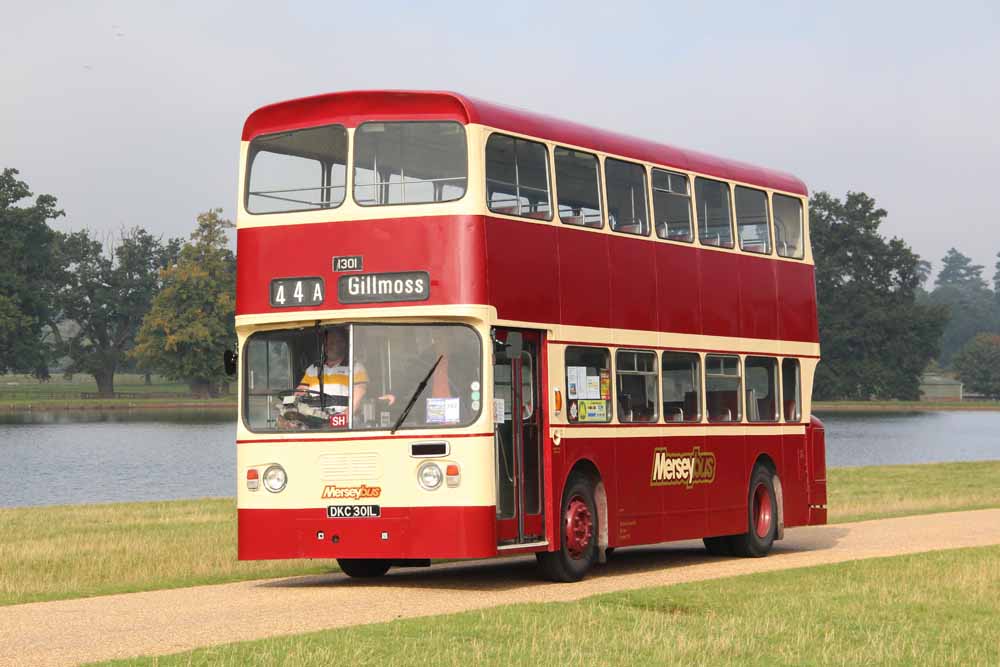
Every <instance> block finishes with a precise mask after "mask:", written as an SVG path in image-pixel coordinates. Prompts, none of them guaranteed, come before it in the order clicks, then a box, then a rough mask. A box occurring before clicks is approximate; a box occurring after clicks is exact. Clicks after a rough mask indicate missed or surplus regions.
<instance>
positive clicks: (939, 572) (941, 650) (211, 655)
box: [102, 547, 1000, 667]
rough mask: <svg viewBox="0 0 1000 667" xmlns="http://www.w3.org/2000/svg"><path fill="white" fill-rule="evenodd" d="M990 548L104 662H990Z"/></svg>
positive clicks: (997, 562) (998, 645)
mask: <svg viewBox="0 0 1000 667" xmlns="http://www.w3.org/2000/svg"><path fill="white" fill-rule="evenodd" d="M998 600H1000V547H985V548H976V549H960V550H955V551H942V552H933V553H927V554H918V555H912V556H898V557H894V558H884V559H876V560H866V561H854V562H850V563H842V564H838V565H826V566H819V567H813V568H803V569H798V570H786V571H784V572H774V573H767V574H755V575H746V576H740V577H732V578H728V579H719V580H715V581H706V582H699V583H693V584H682V585H677V586H670V587H661V588H653V589H646V590H640V591H630V592H625V593H613V594H608V595H601V596H596V597H592V598H587V599H584V600H580V601H577V602H569V603H551V604H521V605H512V606H507V607H498V608H492V609H485V610H481V611H475V612H466V613H462V614H453V615H448V616H437V617H427V618H418V619H407V620H400V621H393V622H390V623H380V624H374V625H367V626H359V627H353V628H344V629H340V630H328V631H323V632H316V633H310V634H304V635H293V636H286V637H278V638H274V639H265V640H259V641H251V642H242V643H238V644H228V645H224V646H217V647H211V648H205V649H198V650H195V651H189V652H185V653H179V654H175V655H171V656H160V657H155V658H153V657H151V658H137V659H133V660H125V661H115V662H109V663H102V664H106V665H223V666H225V665H234V666H235V665H305V666H308V665H329V664H351V665H434V666H435V667H439V666H447V665H456V666H458V665H461V666H463V667H464V666H465V665H504V666H508V665H545V664H548V665H571V664H596V665H626V664H627V665H664V664H680V665H718V664H739V665H775V664H790V665H802V664H810V665H843V664H857V665H861V664H901V665H932V664H938V665H996V664H998V663H1000V622H998V620H997V619H998V618H1000V602H998Z"/></svg>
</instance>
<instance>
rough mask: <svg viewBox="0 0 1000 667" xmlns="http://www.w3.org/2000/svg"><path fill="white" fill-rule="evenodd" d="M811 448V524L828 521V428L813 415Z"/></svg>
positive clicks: (810, 426) (808, 455)
mask: <svg viewBox="0 0 1000 667" xmlns="http://www.w3.org/2000/svg"><path fill="white" fill-rule="evenodd" d="M807 436H808V439H809V449H808V452H807V454H806V457H807V461H808V469H809V524H810V525H816V524H825V523H826V430H825V429H824V428H823V422H821V421H820V420H819V419H817V418H816V417H813V418H812V420H811V421H810V422H809V428H808V429H807Z"/></svg>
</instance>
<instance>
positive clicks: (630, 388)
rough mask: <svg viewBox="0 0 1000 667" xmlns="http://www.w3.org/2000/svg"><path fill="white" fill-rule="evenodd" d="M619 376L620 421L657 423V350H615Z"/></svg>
mask: <svg viewBox="0 0 1000 667" xmlns="http://www.w3.org/2000/svg"><path fill="white" fill-rule="evenodd" d="M615 373H616V375H617V378H618V421H620V422H622V423H627V422H655V421H656V420H657V419H658V417H659V415H658V414H657V408H656V405H657V403H658V402H659V396H658V395H657V393H658V390H657V387H656V379H657V378H656V353H655V352H638V351H635V350H619V351H618V352H616V353H615Z"/></svg>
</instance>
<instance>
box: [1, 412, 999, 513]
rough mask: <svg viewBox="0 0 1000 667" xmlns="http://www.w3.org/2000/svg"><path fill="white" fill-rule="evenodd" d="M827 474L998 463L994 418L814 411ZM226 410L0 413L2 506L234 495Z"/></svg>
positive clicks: (231, 424) (232, 434)
mask: <svg viewBox="0 0 1000 667" xmlns="http://www.w3.org/2000/svg"><path fill="white" fill-rule="evenodd" d="M819 417H820V418H821V419H822V420H823V422H824V424H825V425H826V427H827V449H826V455H827V464H828V465H829V466H831V467H840V466H860V465H888V464H897V463H932V462H942V461H981V460H991V459H1000V412H916V413H872V412H865V413H843V412H836V413H825V414H824V413H820V414H819ZM235 439H236V424H235V421H234V416H233V412H232V411H230V410H209V411H205V412H195V411H190V410H177V411H171V410H131V411H108V412H97V411H63V412H14V413H0V456H2V460H3V461H5V462H6V464H7V466H8V470H7V473H6V475H5V476H4V477H5V483H4V484H2V485H0V507H11V506H14V507H17V506H26V505H62V504H74V503H100V502H120V501H137V500H171V499H178V498H201V497H206V496H233V495H235V487H236V478H235V475H236V472H235V467H236V445H235Z"/></svg>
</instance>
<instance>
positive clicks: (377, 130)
mask: <svg viewBox="0 0 1000 667" xmlns="http://www.w3.org/2000/svg"><path fill="white" fill-rule="evenodd" d="M468 173H469V167H468V154H467V151H466V143H465V128H464V127H462V125H461V124H460V123H455V122H451V121H448V122H422V121H421V122H400V123H363V124H362V125H360V126H358V129H357V130H356V131H355V132H354V200H355V201H356V202H357V203H358V204H360V205H361V206H386V205H390V204H427V203H431V202H445V201H454V200H456V199H461V198H462V196H463V195H465V189H466V184H467V182H468Z"/></svg>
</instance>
